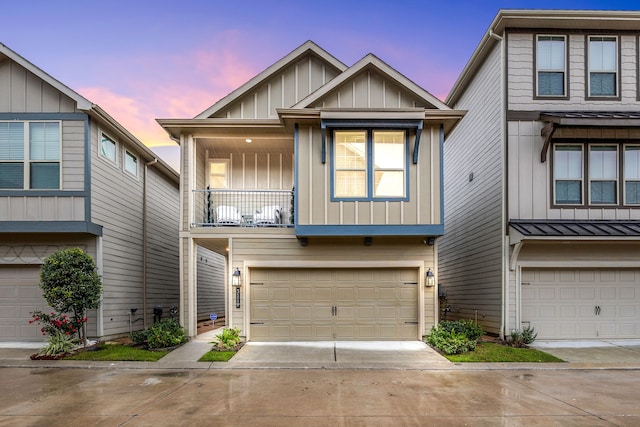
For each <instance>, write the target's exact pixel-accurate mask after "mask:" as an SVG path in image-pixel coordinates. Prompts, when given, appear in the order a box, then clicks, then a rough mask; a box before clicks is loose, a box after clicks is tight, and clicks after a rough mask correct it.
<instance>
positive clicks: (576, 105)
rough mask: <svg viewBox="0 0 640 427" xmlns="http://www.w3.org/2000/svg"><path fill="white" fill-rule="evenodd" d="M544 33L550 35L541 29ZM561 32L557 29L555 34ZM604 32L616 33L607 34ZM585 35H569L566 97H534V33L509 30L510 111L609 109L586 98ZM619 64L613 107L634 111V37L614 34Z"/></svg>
mask: <svg viewBox="0 0 640 427" xmlns="http://www.w3.org/2000/svg"><path fill="white" fill-rule="evenodd" d="M544 34H554V32H553V31H544ZM563 34H564V33H562V32H559V33H558V35H563ZM607 35H614V36H615V35H617V34H616V33H607ZM588 36H589V34H569V36H568V47H569V63H568V68H569V69H568V88H569V100H566V99H558V100H549V99H534V94H535V87H534V81H535V80H534V73H535V69H536V68H535V64H534V54H533V52H534V48H535V47H534V44H535V34H532V33H519V32H517V33H509V34H508V35H507V40H508V48H507V49H508V52H507V57H508V58H509V61H508V68H509V69H508V73H507V76H508V77H507V78H508V87H509V96H508V105H509V107H508V108H509V109H510V110H523V111H531V110H540V111H558V110H560V111H562V110H565V111H573V110H583V111H584V110H587V111H603V110H608V109H611V101H610V100H603V101H597V100H594V99H590V100H589V101H586V100H585V97H586V81H587V80H586V79H587V72H588V70H586V69H585V64H586V63H585V58H586V40H587V37H588ZM618 40H619V44H620V46H619V47H620V50H619V52H620V57H621V61H620V64H622V67H621V69H620V70H619V72H620V80H619V81H620V82H621V84H620V97H621V99H620V100H619V101H616V108H617V109H618V110H620V111H625V110H637V106H638V95H637V94H638V88H637V82H638V59H637V58H638V55H637V50H638V37H637V36H636V35H618ZM538 157H539V156H538Z"/></svg>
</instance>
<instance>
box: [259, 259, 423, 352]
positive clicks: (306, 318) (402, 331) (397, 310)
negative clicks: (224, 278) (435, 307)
mask: <svg viewBox="0 0 640 427" xmlns="http://www.w3.org/2000/svg"><path fill="white" fill-rule="evenodd" d="M268 270H269V269H259V270H256V273H257V274H253V273H254V272H253V270H252V271H251V274H252V276H251V282H252V285H251V294H250V305H251V308H250V313H251V319H250V322H251V339H254V340H264V341H272V340H280V341H285V340H331V339H342V340H369V339H417V338H418V337H417V334H418V322H417V320H418V287H417V269H413V270H389V271H385V270H383V269H366V270H364V269H337V270H331V269H306V270H304V271H299V270H290V271H289V273H282V272H281V273H278V274H274V273H266V271H268ZM274 270H275V269H274ZM255 277H262V278H265V277H267V278H269V279H271V278H274V277H277V278H279V279H281V278H283V277H290V278H291V279H292V280H291V281H290V282H289V283H284V282H282V281H277V282H274V281H271V280H262V281H261V282H260V283H259V284H258V283H256V282H257V280H255V279H254V278H255ZM328 277H330V278H331V281H328V282H327V281H321V280H318V278H328ZM399 278H402V279H403V281H399V280H398V279H399ZM297 279H303V280H304V282H300V281H297ZM405 281H409V282H413V285H412V286H407V285H406V284H405ZM254 285H255V286H254ZM260 288H265V289H273V288H277V289H279V291H278V292H273V291H272V292H270V293H268V294H265V293H264V292H259V293H258V294H257V296H258V297H257V298H255V297H254V292H255V291H256V290H258V289H260ZM283 289H288V290H289V292H288V300H285V299H284V297H280V298H278V300H280V301H276V298H275V296H276V295H278V293H279V292H284V291H283ZM274 307H275V308H276V310H282V311H281V312H278V311H274ZM285 307H290V310H289V311H288V312H289V313H290V315H291V319H287V318H286V316H285V313H287V310H285ZM256 314H259V315H260V318H259V319H257V318H256ZM265 316H266V317H265ZM406 321H410V324H409V325H404V323H405V322H406ZM256 323H264V324H259V325H258V324H256Z"/></svg>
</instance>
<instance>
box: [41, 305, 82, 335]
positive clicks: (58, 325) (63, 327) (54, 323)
mask: <svg viewBox="0 0 640 427" xmlns="http://www.w3.org/2000/svg"><path fill="white" fill-rule="evenodd" d="M31 316H32V317H33V319H31V320H29V323H37V324H38V325H42V328H41V329H40V332H42V335H49V336H53V335H55V334H56V333H57V332H62V333H63V334H65V335H75V334H76V333H77V332H78V329H80V328H81V327H82V325H83V324H84V322H86V321H87V318H86V317H83V318H80V319H75V318H69V317H68V316H67V315H66V314H60V313H55V312H53V311H52V312H51V313H50V314H47V313H44V312H42V311H40V310H36V311H34V312H32V313H31Z"/></svg>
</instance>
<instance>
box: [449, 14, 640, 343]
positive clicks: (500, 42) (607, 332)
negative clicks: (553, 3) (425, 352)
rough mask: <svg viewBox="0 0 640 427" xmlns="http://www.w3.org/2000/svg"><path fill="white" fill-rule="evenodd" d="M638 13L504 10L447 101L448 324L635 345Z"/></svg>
mask: <svg viewBox="0 0 640 427" xmlns="http://www.w3.org/2000/svg"><path fill="white" fill-rule="evenodd" d="M639 37H640V13H639V12H612V11H560V10H554V11H544V10H519V11H516V10H503V11H500V12H499V13H498V15H497V16H496V18H495V19H494V21H493V22H492V23H491V26H490V27H489V30H488V31H487V33H486V34H485V35H484V37H483V38H482V40H481V42H480V44H479V45H478V47H477V49H476V51H475V52H474V54H473V56H472V57H471V59H470V61H469V62H468V64H467V65H466V67H465V68H464V70H463V72H462V74H461V76H460V77H459V79H458V81H457V82H456V84H455V85H454V87H453V89H452V91H451V93H450V95H449V96H448V98H447V104H448V105H450V106H452V107H453V108H456V109H464V110H468V114H467V115H466V116H465V118H464V120H462V122H461V124H460V125H459V126H458V127H456V129H455V131H454V132H453V133H452V134H451V136H450V137H449V138H448V139H447V142H446V144H445V152H444V158H445V179H444V180H445V194H446V197H445V213H446V221H445V228H446V234H445V237H444V238H443V239H442V242H441V245H440V262H441V264H440V283H441V284H442V286H443V289H444V290H445V291H446V293H447V299H446V305H444V306H443V307H442V308H443V313H444V314H445V315H446V316H447V318H450V319H451V318H469V319H478V321H479V322H480V323H481V324H482V325H483V326H484V327H485V328H486V329H487V330H488V331H490V332H495V333H501V334H506V335H509V333H510V332H511V331H512V330H514V329H522V328H524V327H527V326H531V327H533V328H534V329H535V331H537V332H538V339H589V338H592V339H593V338H636V339H637V338H640V108H639V107H640V102H639V99H640V86H639V78H640V72H639V70H640V61H639V58H638V51H639V47H640V39H639Z"/></svg>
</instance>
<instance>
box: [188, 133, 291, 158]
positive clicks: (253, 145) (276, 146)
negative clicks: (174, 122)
mask: <svg viewBox="0 0 640 427" xmlns="http://www.w3.org/2000/svg"><path fill="white" fill-rule="evenodd" d="M247 138H249V139H251V142H250V143H248V142H247V141H246V140H247ZM196 142H197V144H198V145H200V146H202V147H204V148H205V149H207V150H209V154H210V155H215V154H216V153H235V154H239V153H247V152H252V153H263V152H265V153H283V152H285V153H286V152H290V153H292V152H293V138H292V137H276V136H269V137H265V136H262V137H259V136H251V135H250V136H248V137H215V138H212V137H206V138H196Z"/></svg>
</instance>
